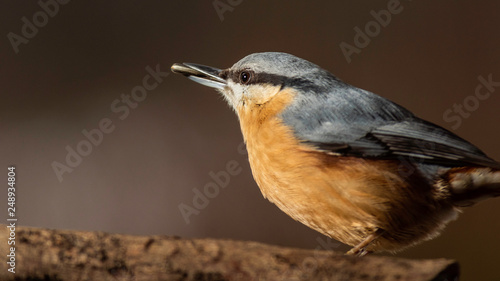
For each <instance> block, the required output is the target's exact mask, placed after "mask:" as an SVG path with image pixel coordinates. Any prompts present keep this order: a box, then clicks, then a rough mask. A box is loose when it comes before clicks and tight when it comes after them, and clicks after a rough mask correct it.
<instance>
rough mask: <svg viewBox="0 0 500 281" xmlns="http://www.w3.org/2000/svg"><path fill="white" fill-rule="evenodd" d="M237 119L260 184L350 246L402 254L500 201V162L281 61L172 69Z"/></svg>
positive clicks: (356, 251) (257, 56) (384, 102)
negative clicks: (215, 96) (472, 209)
mask: <svg viewBox="0 0 500 281" xmlns="http://www.w3.org/2000/svg"><path fill="white" fill-rule="evenodd" d="M171 71H172V72H174V73H178V74H182V75H184V76H186V77H188V78H189V79H191V80H193V81H195V82H197V83H200V84H202V85H205V86H208V87H211V88H215V89H216V90H217V91H218V92H219V93H220V94H221V95H222V96H223V97H224V99H225V100H226V101H227V103H228V104H229V106H230V107H231V108H232V109H233V110H234V111H235V112H236V115H237V116H238V119H239V123H240V127H241V131H242V134H243V138H244V141H245V144H246V148H247V151H248V159H249V162H250V167H251V170H252V175H253V177H254V179H255V181H256V183H257V185H258V186H259V188H260V191H261V193H262V194H263V196H264V197H265V198H267V199H268V200H269V201H271V202H272V203H274V204H275V205H276V206H277V207H278V208H279V209H281V210H282V211H283V212H285V213H286V214H287V215H289V216H290V217H292V218H293V219H295V220H297V221H299V222H301V223H303V224H305V225H306V226H308V227H310V228H312V229H314V230H316V231H318V232H320V233H322V234H324V235H326V236H328V237H331V238H333V239H336V240H338V241H340V242H342V243H344V244H347V245H350V246H352V248H351V249H350V250H349V251H348V252H347V254H350V255H355V256H364V255H366V254H368V253H373V252H389V253H396V252H398V251H401V250H404V249H406V248H408V247H410V246H414V245H416V244H419V243H421V242H424V241H427V240H430V239H433V238H435V237H436V236H438V235H439V234H440V233H441V232H442V231H443V229H444V228H445V226H446V225H447V224H448V223H449V222H451V221H453V220H455V219H456V218H457V216H458V215H459V213H460V212H461V211H462V209H463V208H464V207H468V206H472V205H474V204H476V203H478V202H480V201H482V200H484V199H487V198H492V197H497V196H500V163H499V162H497V161H495V160H493V159H492V158H490V157H488V156H487V155H486V154H485V153H484V152H482V151H481V150H480V149H478V148H477V147H475V146H474V145H472V144H471V143H469V142H468V141H466V140H464V139H462V138H460V137H459V136H457V135H455V134H454V133H452V132H450V131H448V130H447V129H445V128H443V127H440V126H438V125H435V124H433V123H431V122H429V121H425V120H423V119H421V118H419V117H417V116H416V115H414V114H413V113H412V112H410V111H409V110H407V109H405V108H404V107H402V106H400V105H398V104H396V103H394V102H392V101H390V100H388V99H386V98H384V97H382V96H379V95H377V94H374V93H372V92H369V91H367V90H363V89H360V88H357V87H355V86H352V85H350V84H348V83H345V82H343V81H342V80H340V79H339V78H337V77H336V76H334V75H333V74H331V73H330V72H328V71H327V70H325V69H323V68H321V67H319V66H318V65H316V64H314V63H312V62H309V61H307V60H304V59H302V58H299V57H297V56H294V55H291V54H287V53H282V52H263V53H253V54H250V55H248V56H246V57H244V58H243V59H241V60H239V61H238V62H236V63H235V64H234V65H233V66H231V67H229V68H227V69H218V68H215V67H210V66H206V65H200V64H195V63H175V64H173V65H172V67H171Z"/></svg>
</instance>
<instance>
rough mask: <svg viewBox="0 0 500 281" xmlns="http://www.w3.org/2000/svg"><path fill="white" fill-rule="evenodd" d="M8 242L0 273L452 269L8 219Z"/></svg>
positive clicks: (293, 273)
mask: <svg viewBox="0 0 500 281" xmlns="http://www.w3.org/2000/svg"><path fill="white" fill-rule="evenodd" d="M2 226H3V227H2V229H1V230H0V251H1V255H2V256H3V257H4V260H5V259H6V258H7V261H8V259H9V257H6V256H7V255H9V254H10V255H11V249H10V247H11V246H12V245H8V243H7V241H9V240H8V239H9V237H10V236H11V231H10V230H9V228H8V227H6V226H4V225H2ZM10 241H12V239H11V240H10ZM15 242H16V244H15V273H11V272H9V271H8V269H9V268H10V267H11V265H9V264H8V263H6V262H2V263H1V265H0V280H68V281H69V280H71V281H76V280H136V281H139V280H351V281H356V280H400V281H402V280H412V281H414V280H454V277H456V276H458V264H457V263H455V262H454V261H451V260H445V259H438V260H407V259H399V258H394V257H383V256H367V257H363V258H356V257H352V256H346V255H344V254H343V253H337V252H332V251H323V250H303V249H292V248H283V247H277V246H271V245H265V244H261V243H256V242H242V241H228V240H214V239H181V238H178V237H168V236H131V235H121V234H109V233H103V232H86V231H66V230H48V229H40V228H31V227H16V229H15ZM446 278H448V279H446Z"/></svg>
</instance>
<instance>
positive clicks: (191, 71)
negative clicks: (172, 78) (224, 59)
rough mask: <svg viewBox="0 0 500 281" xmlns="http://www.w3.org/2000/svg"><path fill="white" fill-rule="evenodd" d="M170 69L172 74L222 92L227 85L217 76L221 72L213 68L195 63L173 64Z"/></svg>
mask: <svg viewBox="0 0 500 281" xmlns="http://www.w3.org/2000/svg"><path fill="white" fill-rule="evenodd" d="M170 69H171V70H172V72H173V73H179V74H182V75H184V76H186V77H188V78H189V79H191V80H193V81H195V82H197V83H200V84H202V85H205V86H208V87H212V88H216V89H219V90H222V89H224V87H225V86H226V85H227V82H226V80H225V79H223V78H221V77H220V76H219V74H220V73H221V71H222V70H220V69H218V68H215V67H210V66H206V65H201V64H195V63H174V64H173V65H172V67H171V68H170Z"/></svg>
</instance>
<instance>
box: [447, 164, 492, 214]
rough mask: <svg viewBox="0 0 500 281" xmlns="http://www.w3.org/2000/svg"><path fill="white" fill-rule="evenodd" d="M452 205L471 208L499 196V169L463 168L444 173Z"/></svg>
mask: <svg viewBox="0 0 500 281" xmlns="http://www.w3.org/2000/svg"><path fill="white" fill-rule="evenodd" d="M446 178H447V182H448V184H449V187H450V192H451V198H452V201H453V204H455V205H456V206H460V207H465V206H471V205H474V204H476V203H478V202H480V201H483V200H485V199H488V198H491V197H497V196H500V169H495V168H480V167H463V168H453V169H450V171H448V172H447V173H446Z"/></svg>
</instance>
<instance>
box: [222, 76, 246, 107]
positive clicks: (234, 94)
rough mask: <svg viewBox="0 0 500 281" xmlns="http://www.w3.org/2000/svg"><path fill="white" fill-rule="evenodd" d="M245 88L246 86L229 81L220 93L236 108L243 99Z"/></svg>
mask: <svg viewBox="0 0 500 281" xmlns="http://www.w3.org/2000/svg"><path fill="white" fill-rule="evenodd" d="M246 88H247V87H246V86H242V85H240V84H236V83H234V82H232V81H229V82H228V83H227V86H226V87H224V89H223V90H222V94H223V95H224V97H225V98H226V100H227V102H228V103H229V105H231V106H232V107H233V108H234V109H236V108H237V107H238V105H239V104H240V103H241V101H242V99H243V95H244V94H245V92H246Z"/></svg>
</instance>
